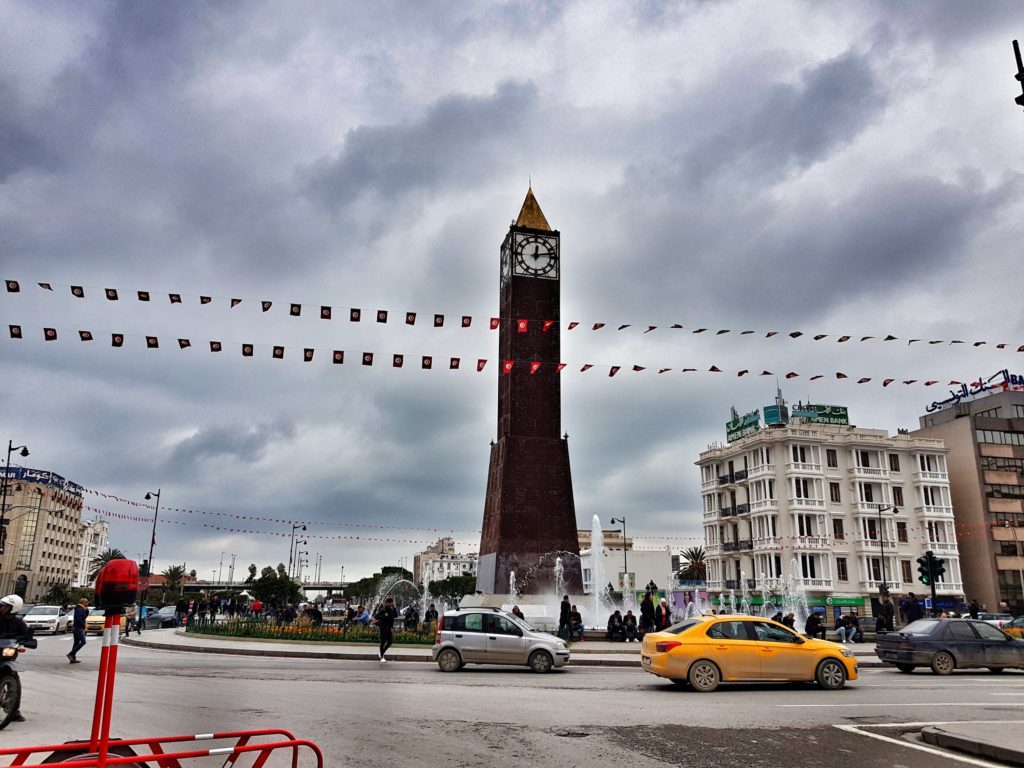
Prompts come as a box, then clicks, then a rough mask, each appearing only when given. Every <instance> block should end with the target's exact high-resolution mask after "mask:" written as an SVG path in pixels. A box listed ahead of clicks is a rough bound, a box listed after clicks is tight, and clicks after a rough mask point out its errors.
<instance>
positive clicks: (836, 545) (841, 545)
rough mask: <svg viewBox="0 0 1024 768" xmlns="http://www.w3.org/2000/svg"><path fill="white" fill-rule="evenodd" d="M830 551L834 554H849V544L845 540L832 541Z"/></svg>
mask: <svg viewBox="0 0 1024 768" xmlns="http://www.w3.org/2000/svg"><path fill="white" fill-rule="evenodd" d="M832 549H834V550H835V551H836V552H849V551H850V542H849V541H847V540H846V539H832Z"/></svg>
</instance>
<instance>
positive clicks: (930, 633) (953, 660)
mask: <svg viewBox="0 0 1024 768" xmlns="http://www.w3.org/2000/svg"><path fill="white" fill-rule="evenodd" d="M875 654H876V655H877V656H878V658H880V659H881V660H882V661H884V662H887V663H889V664H893V665H894V666H895V667H896V669H898V670H899V671H900V672H913V671H914V669H915V668H916V667H930V668H931V670H932V672H934V673H935V674H937V675H948V674H950V673H951V672H952V671H953V670H954V669H968V668H971V667H982V668H988V669H989V670H991V671H992V672H1002V671H1003V670H1004V669H1012V668H1018V669H1024V640H1017V639H1015V638H1013V637H1010V636H1009V635H1008V634H1006V633H1005V632H1003V631H1002V630H1001V629H999V628H998V627H994V626H992V625H991V624H988V623H987V622H984V621H976V620H974V619H918V620H917V621H914V622H911V623H910V624H908V625H907V626H905V627H904V628H903V629H901V630H900V631H898V632H889V633H887V634H885V635H883V636H881V637H879V638H878V640H877V641H876V643H875Z"/></svg>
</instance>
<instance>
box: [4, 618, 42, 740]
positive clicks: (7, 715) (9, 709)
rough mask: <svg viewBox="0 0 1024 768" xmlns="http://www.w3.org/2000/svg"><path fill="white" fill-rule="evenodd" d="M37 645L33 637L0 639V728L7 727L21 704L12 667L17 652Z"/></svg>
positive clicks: (15, 660) (16, 658)
mask: <svg viewBox="0 0 1024 768" xmlns="http://www.w3.org/2000/svg"><path fill="white" fill-rule="evenodd" d="M37 645H38V643H37V641H36V640H35V639H34V638H30V639H26V640H0V730H3V729H4V728H6V727H7V724H8V723H9V722H11V717H13V716H14V713H15V712H17V711H18V707H19V706H20V704H21V679H20V678H19V677H18V672H17V670H15V668H14V665H15V662H17V660H18V654H21V653H24V652H25V649H26V648H35V647H36V646H37Z"/></svg>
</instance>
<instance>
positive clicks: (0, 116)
mask: <svg viewBox="0 0 1024 768" xmlns="http://www.w3.org/2000/svg"><path fill="white" fill-rule="evenodd" d="M56 163H57V153H56V152H54V150H53V149H52V148H51V146H50V144H49V143H48V142H47V141H46V140H45V139H44V138H43V135H42V133H41V132H40V131H39V125H38V123H37V120H36V118H35V116H33V115H30V114H28V112H27V110H26V108H25V107H24V105H23V104H22V103H21V100H20V99H19V97H18V95H17V94H16V93H15V90H14V88H12V87H11V84H10V83H9V82H7V81H6V80H5V79H4V78H2V77H0V185H2V184H3V182H4V181H5V180H6V179H7V177H9V176H11V175H12V174H14V173H17V172H18V171H21V170H24V169H40V170H51V169H53V168H54V166H55V165H56Z"/></svg>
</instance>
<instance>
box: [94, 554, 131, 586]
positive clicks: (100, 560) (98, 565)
mask: <svg viewBox="0 0 1024 768" xmlns="http://www.w3.org/2000/svg"><path fill="white" fill-rule="evenodd" d="M127 559H128V558H126V557H125V556H124V552H122V551H121V550H120V549H110V548H108V549H105V550H104V551H102V552H100V553H99V555H97V556H96V557H94V558H93V559H92V560H91V561H89V581H95V580H96V576H97V575H99V572H100V571H101V570H103V566H105V565H106V564H107V563H109V562H110V561H111V560H127Z"/></svg>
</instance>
